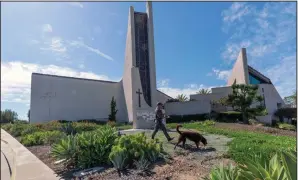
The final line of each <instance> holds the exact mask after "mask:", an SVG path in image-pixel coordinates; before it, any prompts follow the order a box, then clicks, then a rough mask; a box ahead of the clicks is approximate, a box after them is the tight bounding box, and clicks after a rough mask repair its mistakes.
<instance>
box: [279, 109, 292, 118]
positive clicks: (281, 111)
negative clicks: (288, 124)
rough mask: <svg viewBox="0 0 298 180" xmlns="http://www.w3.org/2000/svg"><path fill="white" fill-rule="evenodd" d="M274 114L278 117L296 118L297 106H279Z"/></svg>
mask: <svg viewBox="0 0 298 180" xmlns="http://www.w3.org/2000/svg"><path fill="white" fill-rule="evenodd" d="M274 115H275V116H278V117H286V118H297V108H280V109H278V110H277V111H276V112H275V113H274Z"/></svg>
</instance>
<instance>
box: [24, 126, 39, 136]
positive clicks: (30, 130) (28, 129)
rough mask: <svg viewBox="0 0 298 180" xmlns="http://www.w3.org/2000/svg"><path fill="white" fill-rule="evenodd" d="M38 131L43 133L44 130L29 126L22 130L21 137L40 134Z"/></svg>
mask: <svg viewBox="0 0 298 180" xmlns="http://www.w3.org/2000/svg"><path fill="white" fill-rule="evenodd" d="M38 131H42V130H41V129H39V128H38V127H36V126H34V125H31V124H29V125H28V126H26V128H24V129H23V130H22V132H21V136H25V135H28V134H33V133H35V132H38Z"/></svg>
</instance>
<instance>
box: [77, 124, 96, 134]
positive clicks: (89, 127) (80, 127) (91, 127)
mask: <svg viewBox="0 0 298 180" xmlns="http://www.w3.org/2000/svg"><path fill="white" fill-rule="evenodd" d="M72 124H73V127H74V130H75V131H76V132H77V133H82V132H86V131H93V130H96V129H98V128H99V127H100V126H98V125H97V124H95V123H89V122H87V123H84V122H81V123H78V122H73V123H72Z"/></svg>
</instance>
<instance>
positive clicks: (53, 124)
mask: <svg viewBox="0 0 298 180" xmlns="http://www.w3.org/2000/svg"><path fill="white" fill-rule="evenodd" d="M35 126H36V127H38V128H40V129H43V130H45V131H60V130H61V127H62V123H60V122H59V121H50V122H47V123H38V124H35Z"/></svg>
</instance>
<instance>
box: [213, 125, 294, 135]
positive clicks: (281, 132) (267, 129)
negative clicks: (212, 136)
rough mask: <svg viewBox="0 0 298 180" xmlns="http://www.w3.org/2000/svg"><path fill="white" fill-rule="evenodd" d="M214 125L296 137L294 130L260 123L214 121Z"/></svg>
mask: <svg viewBox="0 0 298 180" xmlns="http://www.w3.org/2000/svg"><path fill="white" fill-rule="evenodd" d="M215 127H217V128H224V129H231V130H245V131H250V132H252V131H253V132H261V133H266V134H271V135H278V136H291V137H296V136H297V132H296V131H289V130H282V129H277V128H272V127H266V126H261V125H247V124H238V123H215Z"/></svg>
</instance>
